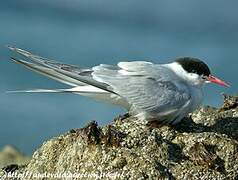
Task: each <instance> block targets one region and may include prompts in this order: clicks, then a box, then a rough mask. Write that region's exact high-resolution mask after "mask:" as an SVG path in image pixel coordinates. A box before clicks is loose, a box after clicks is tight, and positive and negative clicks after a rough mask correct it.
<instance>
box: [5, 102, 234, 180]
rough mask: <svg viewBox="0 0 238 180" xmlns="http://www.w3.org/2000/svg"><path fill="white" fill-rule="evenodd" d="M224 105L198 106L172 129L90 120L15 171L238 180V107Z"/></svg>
mask: <svg viewBox="0 0 238 180" xmlns="http://www.w3.org/2000/svg"><path fill="white" fill-rule="evenodd" d="M230 102H231V101H229V103H230ZM227 107H228V106H226V108H224V109H216V108H212V107H202V108H200V109H199V110H197V111H195V112H194V113H192V114H191V115H190V117H188V118H184V120H183V121H182V122H181V123H180V124H178V125H176V126H173V127H171V126H161V127H159V126H158V127H157V128H156V127H150V126H148V124H147V123H146V122H141V121H137V120H136V119H134V118H133V117H127V118H125V119H122V118H117V119H115V120H114V122H112V123H111V124H110V125H107V126H105V127H98V126H97V123H96V122H91V123H90V124H89V125H88V126H86V127H85V128H82V129H77V130H71V131H70V132H68V133H66V134H63V135H61V136H59V137H56V138H53V139H50V140H48V141H47V142H45V143H44V144H43V145H42V146H41V147H40V148H39V149H38V150H37V151H36V152H35V153H34V154H33V157H32V159H31V161H30V163H29V164H28V165H27V166H25V167H22V168H20V169H16V170H15V172H21V173H26V172H31V173H33V174H37V173H41V174H43V173H46V172H47V173H49V174H50V173H52V174H56V173H57V172H58V173H64V172H67V173H71V174H73V173H77V175H78V176H79V177H78V178H75V179H209V180H210V179H211V180H212V179H237V178H238V141H237V140H238V108H237V107H236V106H229V107H231V108H227ZM2 174H4V172H2ZM49 174H48V175H49ZM80 175H81V176H80ZM31 179H34V178H33V177H32V178H31ZM39 179H43V177H42V178H39ZM45 179H54V178H53V177H48V178H45ZM72 179H73V178H72Z"/></svg>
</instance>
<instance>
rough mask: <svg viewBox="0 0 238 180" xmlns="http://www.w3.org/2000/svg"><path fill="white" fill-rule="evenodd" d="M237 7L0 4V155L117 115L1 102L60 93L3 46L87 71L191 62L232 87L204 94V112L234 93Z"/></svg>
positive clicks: (95, 107)
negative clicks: (122, 64) (134, 63)
mask: <svg viewBox="0 0 238 180" xmlns="http://www.w3.org/2000/svg"><path fill="white" fill-rule="evenodd" d="M237 8H238V1H232V2H231V1H220V0H210V1H190V0H180V1H162V0H151V1H142V0H128V1H124V2H123V1H110V0H103V1H98V0H91V1H88V0H80V1H78V0H67V1H65V0H51V1H48V0H40V1H39V0H21V1H19V0H8V1H1V2H0V26H1V27H0V148H1V147H2V146H4V145H5V144H13V145H15V146H16V147H17V148H19V149H21V150H23V152H25V153H28V154H30V153H32V152H33V151H34V150H35V149H36V148H37V147H39V146H40V145H41V143H42V142H43V141H44V140H46V139H48V138H50V137H53V136H57V135H59V134H61V133H64V132H66V131H68V130H70V129H72V128H80V127H82V126H84V125H85V124H86V123H87V122H88V121H90V120H97V121H98V123H99V124H100V125H103V124H107V123H109V122H111V121H112V119H113V117H115V116H116V115H118V114H120V113H122V112H123V110H122V109H120V108H118V107H115V106H111V105H107V104H104V103H100V102H95V101H93V100H91V99H88V98H85V97H81V96H77V95H69V94H57V95H56V94H6V93H5V92H6V91H7V90H17V89H31V88H60V87H65V85H62V84H60V83H58V82H55V81H53V80H50V79H47V78H45V77H43V76H41V75H38V74H35V73H34V72H31V71H29V70H27V69H25V68H23V67H22V66H19V65H16V64H14V63H12V62H10V61H9V58H10V56H14V55H15V54H13V53H11V52H10V51H9V50H8V49H7V48H5V47H4V46H5V45H14V46H17V47H20V48H22V49H26V50H29V51H31V52H34V53H35V54H38V55H41V56H43V57H48V58H52V59H55V60H59V61H62V62H65V63H71V64H77V65H81V66H82V67H90V66H93V65H97V64H99V63H109V64H116V63H117V62H118V61H121V60H150V61H153V62H155V63H166V62H170V61H172V60H173V59H174V58H176V57H179V56H180V57H181V56H193V57H198V58H201V59H203V60H204V61H206V62H207V64H209V66H210V67H211V69H212V70H213V73H214V74H215V75H217V76H218V77H220V78H222V79H224V80H226V81H228V82H230V83H231V84H232V85H233V86H232V87H231V88H229V89H224V88H222V87H218V86H215V85H208V86H207V87H206V88H205V97H206V98H205V101H204V104H207V105H212V106H219V105H220V104H221V103H222V97H221V95H220V93H221V92H226V93H232V94H235V93H237V83H238V80H237V68H238V63H237V60H238V44H237V43H238V21H237V19H238V11H237Z"/></svg>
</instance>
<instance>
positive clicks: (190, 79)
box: [167, 62, 204, 88]
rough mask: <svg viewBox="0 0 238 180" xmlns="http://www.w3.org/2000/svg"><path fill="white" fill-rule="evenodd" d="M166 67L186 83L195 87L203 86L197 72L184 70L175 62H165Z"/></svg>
mask: <svg viewBox="0 0 238 180" xmlns="http://www.w3.org/2000/svg"><path fill="white" fill-rule="evenodd" d="M167 67H168V68H170V69H171V70H172V71H173V72H174V73H175V74H176V75H177V76H178V77H179V78H180V79H181V80H183V81H184V82H185V83H186V84H188V85H190V86H194V87H196V88H202V87H203V85H204V81H203V80H202V79H201V78H200V77H199V76H198V75H197V74H193V73H188V72H186V71H185V70H184V69H183V67H182V66H181V65H180V64H178V63H177V62H173V63H170V64H167Z"/></svg>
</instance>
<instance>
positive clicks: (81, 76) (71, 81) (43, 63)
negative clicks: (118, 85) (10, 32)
mask: <svg viewBox="0 0 238 180" xmlns="http://www.w3.org/2000/svg"><path fill="white" fill-rule="evenodd" d="M8 48H9V49H11V50H12V51H14V52H17V53H18V54H20V55H22V56H24V57H26V58H28V59H30V60H31V61H32V62H28V61H24V60H19V59H16V58H12V60H14V61H15V62H17V63H20V64H22V65H24V66H26V67H28V68H29V69H31V70H34V71H36V72H38V73H41V74H43V75H46V76H48V77H50V78H52V79H55V80H58V81H60V82H63V83H65V84H68V85H72V86H84V85H91V86H94V87H97V88H99V89H102V90H105V91H107V92H110V93H113V94H116V93H114V92H113V91H111V90H110V86H109V85H107V84H105V83H102V82H98V81H96V80H94V79H93V78H92V75H91V74H92V72H93V70H92V69H82V68H80V67H78V66H75V65H69V64H64V63H60V62H57V61H54V60H50V59H47V58H43V57H40V56H38V55H34V54H32V53H30V52H27V51H25V50H22V49H19V48H16V47H10V46H8ZM106 66H107V68H109V67H111V68H112V67H113V66H110V65H106Z"/></svg>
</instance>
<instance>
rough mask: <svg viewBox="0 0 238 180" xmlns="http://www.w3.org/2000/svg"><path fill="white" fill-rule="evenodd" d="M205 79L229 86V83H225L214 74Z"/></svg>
mask: <svg viewBox="0 0 238 180" xmlns="http://www.w3.org/2000/svg"><path fill="white" fill-rule="evenodd" d="M206 79H207V80H208V81H210V82H212V83H215V84H219V85H221V86H224V87H230V85H229V84H228V83H226V82H225V81H222V80H220V79H218V78H217V77H215V76H212V75H209V76H208V77H207V78H206Z"/></svg>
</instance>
